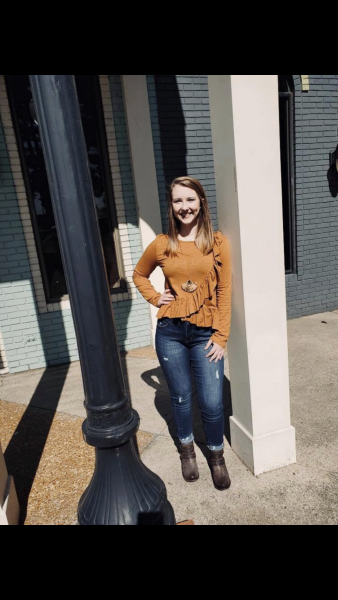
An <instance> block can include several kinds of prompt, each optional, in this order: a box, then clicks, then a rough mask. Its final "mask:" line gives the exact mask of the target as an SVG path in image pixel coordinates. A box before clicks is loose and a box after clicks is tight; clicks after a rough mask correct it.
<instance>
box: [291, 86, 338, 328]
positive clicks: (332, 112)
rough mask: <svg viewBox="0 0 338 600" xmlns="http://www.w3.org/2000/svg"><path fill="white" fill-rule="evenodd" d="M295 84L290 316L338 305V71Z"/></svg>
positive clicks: (332, 308) (321, 310) (336, 307)
mask: <svg viewBox="0 0 338 600" xmlns="http://www.w3.org/2000/svg"><path fill="white" fill-rule="evenodd" d="M293 78H294V83H295V140H294V153H295V209H296V248H297V250H296V253H297V262H296V273H294V274H288V275H286V299H287V315H288V318H294V317H300V316H303V315H310V314H315V313H319V312H324V311H326V310H328V311H329V310H334V309H338V180H337V175H336V176H333V174H332V172H330V171H329V152H330V151H331V150H334V149H335V148H336V146H337V143H338V75H309V81H310V90H309V91H308V92H302V89H301V79H300V75H293Z"/></svg>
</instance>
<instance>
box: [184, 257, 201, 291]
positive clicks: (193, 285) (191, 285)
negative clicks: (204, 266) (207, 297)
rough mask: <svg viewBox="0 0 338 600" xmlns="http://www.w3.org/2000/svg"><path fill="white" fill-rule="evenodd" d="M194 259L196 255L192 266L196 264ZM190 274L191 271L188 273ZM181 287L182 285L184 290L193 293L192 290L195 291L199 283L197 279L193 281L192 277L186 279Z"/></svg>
mask: <svg viewBox="0 0 338 600" xmlns="http://www.w3.org/2000/svg"><path fill="white" fill-rule="evenodd" d="M182 256H183V252H182ZM183 260H184V265H185V268H186V271H187V272H188V269H187V263H186V262H185V259H183ZM194 260H195V257H194V259H193V261H192V263H191V266H190V268H192V266H193V264H194ZM188 275H189V273H188ZM181 287H182V290H184V291H185V292H190V293H191V292H194V291H195V290H196V288H197V283H196V282H195V281H191V279H188V281H186V283H183V284H182V286H181Z"/></svg>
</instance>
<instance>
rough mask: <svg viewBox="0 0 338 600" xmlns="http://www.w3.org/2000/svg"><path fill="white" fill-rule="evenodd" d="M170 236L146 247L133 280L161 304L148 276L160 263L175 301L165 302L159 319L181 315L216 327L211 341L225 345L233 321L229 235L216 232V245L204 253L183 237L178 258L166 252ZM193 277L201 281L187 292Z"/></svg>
mask: <svg viewBox="0 0 338 600" xmlns="http://www.w3.org/2000/svg"><path fill="white" fill-rule="evenodd" d="M168 237H169V236H168V235H167V234H160V235H158V236H157V237H156V238H155V240H154V241H153V242H151V244H149V246H148V247H147V248H146V250H145V251H144V253H143V255H142V256H141V258H140V260H139V261H138V263H137V265H136V267H135V270H134V273H133V281H134V283H135V285H136V287H137V288H138V290H139V292H140V293H141V294H142V296H143V297H144V298H145V300H147V301H148V302H150V303H151V304H153V305H154V306H157V303H158V300H159V298H160V296H161V295H162V293H163V292H162V293H161V292H157V291H156V290H155V288H154V287H153V285H152V284H151V282H150V281H149V279H148V277H149V276H150V274H151V273H152V272H153V271H154V270H155V268H156V267H157V266H160V267H161V268H162V270H163V273H164V276H165V289H170V290H171V293H172V295H173V296H175V300H172V301H171V302H170V303H169V304H163V305H162V306H161V307H160V308H159V310H158V313H157V315H156V316H157V318H158V319H161V318H162V317H170V318H181V320H182V321H190V323H193V324H195V325H197V326H198V327H212V328H213V329H215V330H216V331H215V332H214V333H213V335H212V336H211V340H212V341H214V342H216V343H217V344H219V345H220V346H222V348H225V346H226V343H227V340H228V337H229V333H230V324H231V288H232V281H231V252H230V243H229V240H228V238H227V237H226V236H225V235H223V234H222V233H221V232H220V231H216V232H214V241H215V243H214V248H213V251H212V252H211V253H210V254H208V255H203V253H202V252H201V250H199V249H198V248H197V246H196V244H195V242H184V241H181V240H179V243H180V250H179V253H178V254H179V255H178V257H173V258H171V257H168V256H165V255H164V251H165V249H166V247H167V243H168ZM188 279H191V280H192V281H194V282H195V283H197V289H196V290H195V291H194V292H185V291H184V290H183V289H182V287H181V286H182V284H184V283H186V282H187V280H188Z"/></svg>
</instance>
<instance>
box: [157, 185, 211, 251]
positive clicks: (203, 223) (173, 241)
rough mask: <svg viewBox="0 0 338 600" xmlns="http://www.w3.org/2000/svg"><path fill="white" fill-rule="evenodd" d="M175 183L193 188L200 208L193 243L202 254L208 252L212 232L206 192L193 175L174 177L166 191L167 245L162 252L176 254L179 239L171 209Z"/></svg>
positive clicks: (177, 225)
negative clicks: (199, 202)
mask: <svg viewBox="0 0 338 600" xmlns="http://www.w3.org/2000/svg"><path fill="white" fill-rule="evenodd" d="M175 185H182V186H184V187H187V188H190V189H191V190H194V191H195V192H196V194H197V196H198V197H199V199H200V201H201V208H200V211H199V214H198V224H197V234H196V239H195V244H196V246H197V248H199V249H200V250H201V252H203V254H209V253H210V252H211V251H212V249H213V247H214V232H213V228H212V225H211V219H210V210H209V204H208V200H207V196H206V193H205V191H204V188H203V186H202V184H201V183H200V182H199V181H198V180H197V179H194V178H193V177H188V176H186V177H176V179H174V180H173V181H172V182H171V184H170V186H169V189H168V191H167V202H168V235H169V240H168V245H167V248H166V250H165V252H164V254H165V255H166V256H170V257H173V256H178V254H177V252H178V249H179V239H178V237H177V234H178V233H179V231H180V227H179V221H178V219H176V217H175V214H174V209H173V199H172V191H173V189H174V187H175Z"/></svg>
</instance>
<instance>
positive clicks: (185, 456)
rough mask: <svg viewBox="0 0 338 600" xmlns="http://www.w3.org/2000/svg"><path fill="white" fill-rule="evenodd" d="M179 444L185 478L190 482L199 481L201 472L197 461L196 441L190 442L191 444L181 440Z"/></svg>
mask: <svg viewBox="0 0 338 600" xmlns="http://www.w3.org/2000/svg"><path fill="white" fill-rule="evenodd" d="M179 446H180V449H179V452H180V459H181V465H182V475H183V478H184V479H185V481H188V483H191V482H192V481H197V479H198V478H199V472H198V466H197V462H196V454H195V449H194V442H190V444H182V443H181V442H180V441H179Z"/></svg>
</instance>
